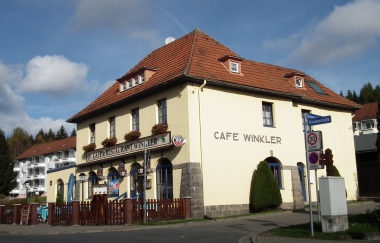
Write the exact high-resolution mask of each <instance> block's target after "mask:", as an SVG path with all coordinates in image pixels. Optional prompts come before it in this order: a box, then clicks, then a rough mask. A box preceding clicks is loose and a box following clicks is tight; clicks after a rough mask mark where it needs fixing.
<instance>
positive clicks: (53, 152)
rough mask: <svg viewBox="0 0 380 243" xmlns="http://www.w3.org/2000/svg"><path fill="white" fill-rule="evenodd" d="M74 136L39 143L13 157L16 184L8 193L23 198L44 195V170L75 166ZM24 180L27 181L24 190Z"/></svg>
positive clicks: (45, 182)
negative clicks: (27, 184)
mask: <svg viewBox="0 0 380 243" xmlns="http://www.w3.org/2000/svg"><path fill="white" fill-rule="evenodd" d="M75 152H76V137H70V138H66V139H61V140H57V141H53V142H49V143H44V144H39V145H35V146H33V147H31V148H30V149H28V150H26V151H25V152H24V153H22V154H20V155H19V156H17V157H16V158H15V161H14V171H15V172H16V173H17V179H16V180H17V186H16V188H14V189H13V190H12V191H11V192H10V194H11V195H12V196H14V197H18V198H25V197H26V193H28V197H32V196H34V195H38V196H46V192H47V189H46V188H47V183H48V182H47V180H46V172H47V170H49V169H55V168H59V167H65V166H69V165H73V166H75ZM25 182H28V183H29V188H28V189H27V190H26V184H25Z"/></svg>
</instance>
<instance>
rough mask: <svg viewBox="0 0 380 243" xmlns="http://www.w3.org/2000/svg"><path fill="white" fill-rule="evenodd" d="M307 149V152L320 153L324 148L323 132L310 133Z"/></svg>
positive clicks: (308, 134)
mask: <svg viewBox="0 0 380 243" xmlns="http://www.w3.org/2000/svg"><path fill="white" fill-rule="evenodd" d="M306 147H307V151H308V152H311V151H320V150H321V149H322V148H323V146H322V132H321V131H314V132H308V133H307V136H306Z"/></svg>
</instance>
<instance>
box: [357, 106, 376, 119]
mask: <svg viewBox="0 0 380 243" xmlns="http://www.w3.org/2000/svg"><path fill="white" fill-rule="evenodd" d="M377 109H378V103H377V102H373V103H369V104H365V105H363V108H362V109H360V110H357V111H355V116H354V117H353V118H352V120H353V121H361V120H365V119H375V118H377Z"/></svg>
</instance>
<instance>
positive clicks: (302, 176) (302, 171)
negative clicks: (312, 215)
mask: <svg viewBox="0 0 380 243" xmlns="http://www.w3.org/2000/svg"><path fill="white" fill-rule="evenodd" d="M298 174H299V176H300V181H301V188H302V196H303V201H304V202H305V201H306V190H305V166H303V165H298Z"/></svg>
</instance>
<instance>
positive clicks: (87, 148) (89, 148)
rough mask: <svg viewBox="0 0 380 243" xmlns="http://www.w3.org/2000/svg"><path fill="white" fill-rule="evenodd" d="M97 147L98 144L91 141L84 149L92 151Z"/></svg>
mask: <svg viewBox="0 0 380 243" xmlns="http://www.w3.org/2000/svg"><path fill="white" fill-rule="evenodd" d="M95 149H96V144H95V143H90V144H89V145H86V146H83V150H84V151H85V152H91V151H94V150H95Z"/></svg>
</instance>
